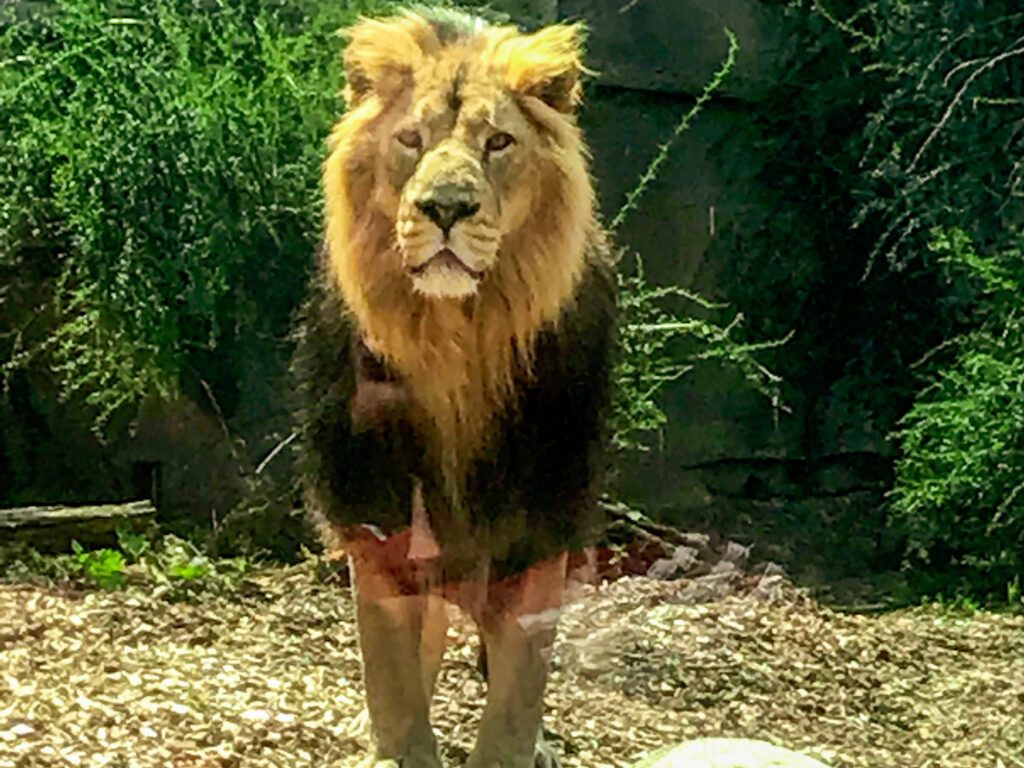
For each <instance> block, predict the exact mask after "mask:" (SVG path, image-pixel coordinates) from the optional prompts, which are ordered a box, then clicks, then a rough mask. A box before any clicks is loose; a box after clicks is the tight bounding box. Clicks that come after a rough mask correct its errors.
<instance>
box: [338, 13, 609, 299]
mask: <svg viewBox="0 0 1024 768" xmlns="http://www.w3.org/2000/svg"><path fill="white" fill-rule="evenodd" d="M578 35H579V30H578V29H577V28H575V27H564V26H559V27H549V28H547V29H546V30H542V31H541V32H538V33H536V34H534V35H523V34H520V33H519V32H518V31H516V30H514V29H512V28H510V27H487V26H484V25H482V24H480V23H477V22H475V21H473V20H471V19H469V18H468V17H467V18H463V19H461V20H459V21H458V22H452V21H450V20H449V21H448V22H439V21H436V20H435V21H429V20H426V19H424V18H422V17H419V16H416V15H412V14H408V15H406V16H401V17H398V18H397V19H390V20H386V21H372V20H367V21H364V22H361V23H360V24H359V25H357V26H356V27H354V28H353V29H352V30H351V31H350V37H351V41H350V43H349V46H348V49H347V50H346V69H347V73H348V81H349V82H348V87H347V90H346V96H347V97H348V100H349V112H348V114H347V115H346V116H345V117H344V118H343V119H342V121H341V122H340V123H339V124H338V126H337V127H336V129H335V134H334V137H333V143H334V145H335V146H334V150H333V152H332V156H331V159H329V161H328V164H327V166H326V167H325V189H326V192H327V198H328V199H327V202H328V219H329V222H328V223H329V229H331V228H332V227H333V229H334V230H335V231H339V230H341V228H342V226H343V225H342V224H341V223H340V222H339V221H338V220H339V219H341V218H342V217H344V216H348V217H351V218H352V219H355V221H349V222H348V223H347V225H344V229H345V232H346V234H345V235H344V237H345V238H346V239H349V240H351V234H350V233H351V231H352V225H353V224H355V225H357V226H358V225H359V224H360V223H368V222H369V221H370V220H371V219H373V220H374V221H375V222H376V224H375V226H377V227H378V228H380V227H381V224H382V222H383V221H386V222H387V225H388V226H387V229H388V230H389V231H387V237H388V238H389V240H388V245H389V246H390V250H389V249H386V248H383V247H381V246H382V245H383V244H380V243H378V244H377V246H376V249H377V251H378V253H376V254H375V255H374V264H373V265H372V270H367V271H364V274H363V275H362V276H360V277H359V278H358V279H359V280H360V281H361V283H362V285H361V286H360V288H361V289H365V288H366V287H367V286H366V283H367V280H368V279H369V280H371V281H396V280H401V281H404V284H405V285H406V286H408V287H409V288H410V289H411V290H412V291H413V292H415V293H416V294H417V295H419V296H422V297H425V298H430V299H465V298H468V297H472V296H474V295H477V294H478V293H479V292H480V291H481V289H482V288H483V287H484V286H485V285H486V284H487V283H488V282H491V283H493V284H495V285H494V287H495V288H496V289H497V290H499V291H501V292H503V293H507V292H508V286H506V285H501V284H500V283H502V281H503V278H502V276H501V275H500V274H497V275H496V273H500V272H502V270H504V271H505V272H506V273H515V272H517V271H519V272H521V271H522V270H523V265H522V264H516V263H512V262H515V261H516V260H517V259H519V257H520V255H521V253H520V249H521V248H522V247H523V242H522V241H523V238H522V237H521V235H523V232H524V230H525V229H531V228H532V229H533V230H535V231H537V230H538V229H539V228H544V227H546V228H547V229H549V230H551V231H550V233H549V236H550V238H551V239H552V240H554V239H557V238H560V237H562V236H563V234H564V233H563V232H559V231H557V230H558V229H559V228H563V229H565V228H568V229H570V230H572V229H579V228H580V227H581V226H586V225H588V224H589V219H590V217H591V213H592V211H591V208H592V197H593V195H592V191H591V189H590V186H589V179H588V178H587V173H586V163H585V158H584V152H583V145H582V143H581V141H580V139H579V136H578V132H577V131H576V127H575V122H574V120H573V119H572V111H573V109H574V107H575V105H576V103H577V101H578V92H579V87H578V75H579V73H580V70H581V65H580V58H579V41H578ZM332 164H333V165H332ZM335 176H337V177H341V176H344V185H345V186H347V189H345V188H343V186H342V183H338V184H337V185H335V184H334V183H335V182H338V178H335ZM561 182H564V183H567V184H568V185H569V186H571V187H572V189H571V190H565V189H562V188H561V187H560V186H559V184H560V183H561ZM562 186H564V184H562ZM335 191H336V194H335ZM570 195H571V196H573V198H574V199H573V201H569V197H570ZM577 198H578V200H577ZM566 205H568V206H570V207H572V208H573V209H572V210H569V211H567V212H565V213H566V214H567V218H566V221H565V222H564V224H560V225H552V224H551V223H550V222H548V221H546V220H545V219H546V218H550V217H549V216H545V212H544V211H543V210H541V209H542V208H543V207H545V206H547V207H548V209H549V211H553V210H556V209H557V208H558V207H559V206H566ZM577 208H578V210H577ZM332 219H334V221H332ZM574 219H584V220H585V221H584V222H582V224H581V222H579V221H574ZM328 234H329V239H337V240H339V241H340V240H341V239H342V236H339V237H338V238H331V233H330V231H329V233H328ZM377 234H378V237H379V236H380V234H381V233H380V232H379V231H378V233H377ZM572 234H573V235H578V234H579V233H578V232H573V233H572ZM581 244H582V243H581V241H579V242H570V243H566V244H563V245H568V246H569V247H568V253H567V255H566V256H565V257H562V258H569V259H574V258H576V257H577V256H578V255H579V251H580V250H581ZM346 245H347V244H346ZM331 246H332V247H334V246H335V243H333V242H332V243H331ZM341 247H342V246H341V244H340V243H339V245H338V248H339V250H340V249H341ZM353 257H354V258H359V254H354V255H353ZM502 262H506V263H505V264H504V265H503V266H502ZM547 267H548V268H553V269H556V270H557V269H561V268H562V266H560V265H559V264H548V265H547ZM526 268H527V269H530V268H531V267H530V266H529V265H526ZM573 269H575V268H573ZM371 271H372V274H371ZM513 290H516V289H513ZM524 298H525V297H524Z"/></svg>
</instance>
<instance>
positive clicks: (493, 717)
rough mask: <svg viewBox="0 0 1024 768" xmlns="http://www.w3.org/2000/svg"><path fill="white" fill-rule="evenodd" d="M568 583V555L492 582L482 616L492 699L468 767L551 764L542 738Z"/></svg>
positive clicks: (522, 767) (554, 762)
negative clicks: (551, 666) (554, 649)
mask: <svg viewBox="0 0 1024 768" xmlns="http://www.w3.org/2000/svg"><path fill="white" fill-rule="evenodd" d="M564 588H565V555H560V556H558V557H554V558H551V559H549V560H546V561H544V562H542V563H539V564H537V565H534V566H532V567H531V568H529V569H528V570H526V571H525V572H524V573H522V574H521V575H519V576H516V577H514V578H512V579H509V580H507V581H504V582H501V583H497V584H492V585H490V588H489V590H488V600H487V606H486V609H485V611H484V614H483V616H482V617H481V622H480V624H481V632H482V634H483V639H484V643H485V644H486V648H487V703H486V705H485V707H484V713H483V718H482V720H481V723H480V732H479V735H478V736H477V743H476V747H475V748H474V750H473V753H472V754H471V755H470V756H469V760H468V761H467V763H466V768H534V766H544V767H545V768H552V767H553V766H557V765H558V761H557V759H556V758H555V757H554V753H553V752H551V751H550V750H549V749H547V748H546V747H545V746H544V745H543V744H542V743H541V740H540V732H541V716H542V714H543V711H544V687H545V685H546V683H547V676H548V665H549V661H550V657H551V648H552V646H553V644H554V640H555V630H556V627H557V623H558V614H559V610H560V608H561V604H562V593H563V591H564Z"/></svg>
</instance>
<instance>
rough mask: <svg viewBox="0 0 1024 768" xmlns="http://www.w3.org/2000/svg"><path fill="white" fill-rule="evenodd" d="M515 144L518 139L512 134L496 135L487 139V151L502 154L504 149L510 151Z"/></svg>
mask: <svg viewBox="0 0 1024 768" xmlns="http://www.w3.org/2000/svg"><path fill="white" fill-rule="evenodd" d="M515 143H516V139H515V137H514V136H513V135H512V134H511V133H496V134H494V135H493V136H491V137H490V138H489V139H487V151H488V152H500V151H501V150H503V149H508V148H509V147H511V146H512V145H513V144H515Z"/></svg>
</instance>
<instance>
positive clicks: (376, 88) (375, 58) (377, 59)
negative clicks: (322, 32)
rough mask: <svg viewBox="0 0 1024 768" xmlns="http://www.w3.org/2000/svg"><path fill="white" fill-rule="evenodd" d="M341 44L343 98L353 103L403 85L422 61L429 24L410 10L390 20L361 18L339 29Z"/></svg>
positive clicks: (429, 32)
mask: <svg viewBox="0 0 1024 768" xmlns="http://www.w3.org/2000/svg"><path fill="white" fill-rule="evenodd" d="M342 35H344V36H345V37H346V38H348V45H347V46H345V80H346V85H345V101H346V102H347V103H348V105H349V106H350V107H351V106H355V105H356V104H358V103H359V102H360V101H362V100H363V99H364V98H366V96H368V95H369V94H371V93H378V94H380V95H382V96H387V95H389V94H390V93H393V92H394V91H395V90H397V89H399V88H401V87H403V86H404V85H405V84H406V83H407V82H408V80H409V78H410V77H411V75H412V73H413V72H414V71H415V70H416V68H417V67H419V66H420V65H421V64H422V62H423V56H424V53H423V51H424V47H425V46H426V45H429V44H430V42H432V40H431V36H434V37H435V38H436V35H434V33H433V30H432V28H431V27H430V24H428V23H427V21H426V20H424V19H423V18H421V17H420V16H417V15H415V14H412V13H408V14H406V15H404V16H399V17H396V18H392V19H361V20H360V21H358V22H357V23H356V24H354V25H353V26H351V27H349V28H348V29H346V30H344V31H343V32H342Z"/></svg>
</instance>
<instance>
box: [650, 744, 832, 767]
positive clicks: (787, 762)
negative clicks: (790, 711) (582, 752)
mask: <svg viewBox="0 0 1024 768" xmlns="http://www.w3.org/2000/svg"><path fill="white" fill-rule="evenodd" d="M633 768H828V766H827V765H825V764H824V763H821V762H819V761H817V760H814V759H812V758H810V757H807V756H806V755H801V754H799V753H798V752H791V751H790V750H788V749H783V748H782V747H776V746H773V745H772V744H769V743H768V742H765V741H753V740H751V739H696V740H695V741H687V742H685V743H683V744H679V745H677V746H674V747H668V748H666V749H661V750H658V751H657V752H654V753H652V754H650V755H648V756H647V757H645V758H643V759H641V760H640V761H639V762H637V763H635V764H634V765H633Z"/></svg>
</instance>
